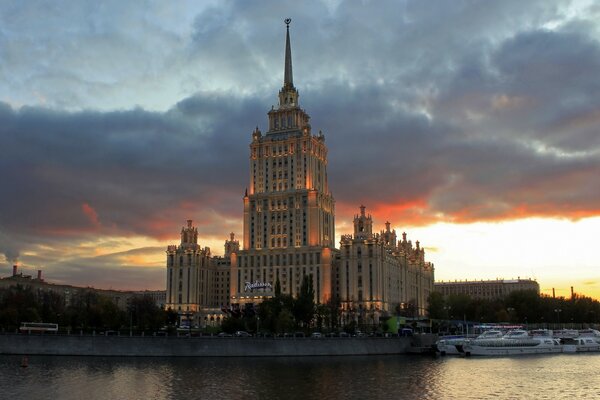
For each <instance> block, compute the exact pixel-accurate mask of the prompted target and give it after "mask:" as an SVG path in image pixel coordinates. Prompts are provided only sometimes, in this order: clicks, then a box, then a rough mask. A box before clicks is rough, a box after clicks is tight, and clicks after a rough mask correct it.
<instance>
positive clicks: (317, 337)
mask: <svg viewBox="0 0 600 400" xmlns="http://www.w3.org/2000/svg"><path fill="white" fill-rule="evenodd" d="M310 337H311V338H314V339H320V338H322V337H323V335H321V332H313V333H311V334H310Z"/></svg>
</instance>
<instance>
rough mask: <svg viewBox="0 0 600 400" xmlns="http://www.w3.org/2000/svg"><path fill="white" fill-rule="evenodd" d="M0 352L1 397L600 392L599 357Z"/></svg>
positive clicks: (555, 395)
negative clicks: (25, 354) (173, 355)
mask: <svg viewBox="0 0 600 400" xmlns="http://www.w3.org/2000/svg"><path fill="white" fill-rule="evenodd" d="M21 360H22V359H21V357H20V356H0V398H2V399H52V400H70V399H77V400H81V399H85V400H93V399H157V400H162V399H210V400H218V399H245V400H247V399H323V400H327V399H438V400H439V399H538V400H539V399H563V398H564V399H574V398H581V399H584V398H585V399H587V398H590V399H591V398H597V396H599V395H600V373H599V371H600V354H558V355H534V356H521V357H513V358H475V357H473V358H458V357H457V358H455V357H438V358H434V357H421V356H370V357H328V358H322V357H305V358H205V359H200V358H103V357H56V356H31V357H29V360H28V361H29V362H28V365H29V366H28V367H27V368H21V367H20V364H21Z"/></svg>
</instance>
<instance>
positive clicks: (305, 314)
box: [292, 275, 315, 327]
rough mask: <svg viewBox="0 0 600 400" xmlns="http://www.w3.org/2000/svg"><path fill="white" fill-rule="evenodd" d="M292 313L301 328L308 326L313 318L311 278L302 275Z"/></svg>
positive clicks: (313, 293)
mask: <svg viewBox="0 0 600 400" xmlns="http://www.w3.org/2000/svg"><path fill="white" fill-rule="evenodd" d="M292 312H293V315H294V318H295V319H296V322H297V323H299V324H301V325H302V326H303V327H308V326H310V323H311V321H312V320H313V319H314V316H315V290H314V288H313V283H312V279H311V277H309V276H307V275H304V276H303V277H302V284H301V285H300V293H298V297H297V298H296V300H295V301H294V305H293V308H292Z"/></svg>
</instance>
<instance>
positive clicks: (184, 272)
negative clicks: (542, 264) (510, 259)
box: [167, 19, 433, 325]
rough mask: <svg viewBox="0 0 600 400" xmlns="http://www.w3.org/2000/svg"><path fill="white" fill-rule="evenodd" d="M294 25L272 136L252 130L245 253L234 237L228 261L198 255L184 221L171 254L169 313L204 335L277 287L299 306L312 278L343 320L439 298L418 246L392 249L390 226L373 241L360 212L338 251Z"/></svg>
mask: <svg viewBox="0 0 600 400" xmlns="http://www.w3.org/2000/svg"><path fill="white" fill-rule="evenodd" d="M289 22H290V20H289V19H288V20H286V37H285V58H284V79H283V86H282V88H281V90H279V93H278V104H277V107H274V106H273V107H271V110H270V111H269V112H268V113H267V116H268V129H267V131H266V132H265V133H264V134H263V132H262V131H261V130H260V129H259V128H258V127H256V128H255V129H254V131H253V132H252V134H251V142H250V146H249V153H250V160H249V167H250V173H249V184H248V188H247V189H246V193H245V195H244V198H243V204H244V214H243V245H242V247H241V248H240V243H239V242H238V241H237V240H235V239H234V235H233V234H231V237H230V240H228V241H227V242H226V243H225V254H224V256H223V257H212V256H211V254H210V249H208V248H204V249H201V248H200V246H199V245H198V231H197V229H196V228H195V227H193V225H192V221H191V220H190V221H188V225H187V227H184V228H182V231H181V243H180V245H178V246H175V245H171V246H168V248H167V307H170V308H172V309H174V310H176V311H178V312H179V313H180V315H181V318H182V320H185V319H191V320H193V323H199V324H200V325H202V324H203V322H206V321H207V318H212V319H216V320H219V319H221V318H222V313H219V309H223V310H224V311H225V310H228V309H232V310H237V309H241V308H245V307H253V306H254V305H256V304H259V303H260V302H261V301H262V300H263V299H265V298H269V297H272V296H273V295H274V288H275V284H276V282H279V284H280V287H281V291H282V293H286V294H289V295H292V296H295V295H297V294H298V293H299V291H300V286H301V283H302V280H303V279H304V277H308V278H309V279H311V280H312V285H313V288H314V292H315V301H316V302H319V303H326V302H328V301H329V300H331V299H332V297H333V296H334V295H335V296H338V297H339V299H340V300H341V301H342V307H343V309H344V310H345V312H347V313H349V312H351V311H352V310H354V309H355V308H356V309H363V308H364V309H365V310H367V309H368V310H375V311H377V312H378V313H379V312H389V311H391V310H394V309H396V308H398V307H401V306H402V305H404V304H414V305H415V306H417V307H418V310H423V311H424V310H425V306H426V299H427V296H428V294H429V293H430V292H431V291H432V290H433V265H432V264H431V263H427V262H425V259H424V254H425V253H424V251H423V250H422V249H421V248H420V247H419V243H418V242H417V245H416V247H415V248H413V247H412V244H411V243H410V242H407V241H406V236H404V241H403V242H399V243H396V239H395V232H394V233H393V235H394V236H393V238H392V237H391V236H390V235H392V232H390V231H389V224H387V231H385V232H383V231H382V233H381V234H377V235H373V234H372V233H371V227H372V221H371V219H370V217H366V216H365V215H364V207H362V209H361V216H360V217H357V218H356V219H355V234H354V235H348V236H344V237H343V238H342V241H341V246H342V252H341V253H340V250H338V249H336V248H335V200H334V198H333V195H332V193H331V192H330V190H329V185H328V180H327V179H328V176H327V146H326V145H325V135H324V134H323V132H321V131H318V133H316V134H314V133H313V130H312V127H311V125H310V123H309V121H310V117H309V115H308V114H307V112H306V111H305V110H303V109H302V108H301V107H300V103H299V93H298V90H297V89H296V87H295V86H294V81H293V72H292V51H291V44H290V31H289ZM357 229H358V230H357ZM361 229H362V230H361ZM363 249H364V254H363V255H362V256H361V251H363ZM371 251H372V255H371ZM361 257H363V258H361ZM340 265H342V266H344V267H343V268H340ZM346 265H347V266H348V267H347V268H346V267H345V266H346ZM363 265H364V268H365V269H364V272H363V270H362V269H361V268H363ZM367 265H370V266H371V267H370V268H369V269H368V271H369V274H368V273H367V268H368V267H367ZM334 275H335V279H334ZM367 279H369V281H368V282H369V285H367ZM363 283H364V286H363ZM224 289H227V296H225V291H224Z"/></svg>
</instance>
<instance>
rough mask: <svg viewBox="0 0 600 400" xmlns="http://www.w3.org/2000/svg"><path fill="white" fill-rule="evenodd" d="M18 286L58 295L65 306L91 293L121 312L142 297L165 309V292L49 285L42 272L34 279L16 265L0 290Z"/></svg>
mask: <svg viewBox="0 0 600 400" xmlns="http://www.w3.org/2000/svg"><path fill="white" fill-rule="evenodd" d="M17 285H20V286H22V287H29V288H31V289H32V290H33V291H34V292H37V293H43V292H53V293H56V294H58V295H60V296H61V297H62V298H63V299H64V302H65V306H69V305H71V304H73V302H74V301H75V299H77V298H78V297H79V296H81V295H85V294H86V293H90V292H91V293H95V294H98V295H100V296H102V297H105V298H108V299H110V300H111V301H112V302H113V303H114V304H115V305H116V306H117V307H119V308H120V309H121V310H126V309H127V306H128V305H129V303H130V301H131V299H133V298H135V297H141V296H149V297H151V298H152V299H153V300H154V302H155V304H156V305H157V306H159V307H164V305H165V291H164V290H152V291H150V290H144V291H126V290H111V289H96V288H92V287H81V286H72V285H61V284H55V283H49V282H46V281H45V280H44V279H43V278H42V271H41V270H38V271H37V276H36V277H35V278H34V277H33V276H32V275H27V274H25V273H23V272H22V271H21V272H19V267H18V266H17V265H14V266H13V271H12V275H11V276H8V277H4V278H0V288H9V287H12V286H17Z"/></svg>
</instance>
